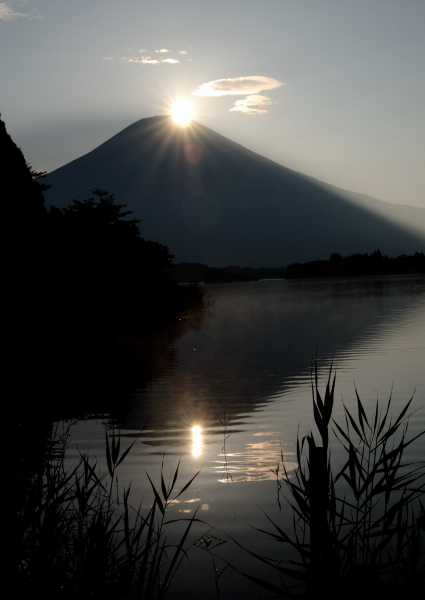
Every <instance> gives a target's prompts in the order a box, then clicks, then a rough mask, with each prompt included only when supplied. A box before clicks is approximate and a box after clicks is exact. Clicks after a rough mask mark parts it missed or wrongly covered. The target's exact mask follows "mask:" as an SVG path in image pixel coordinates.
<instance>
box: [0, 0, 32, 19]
mask: <svg viewBox="0 0 425 600" xmlns="http://www.w3.org/2000/svg"><path fill="white" fill-rule="evenodd" d="M12 4H13V1H12V2H0V21H4V22H6V23H7V22H10V21H15V20H16V19H19V18H24V19H40V18H41V16H40V15H39V14H36V13H35V12H34V11H33V12H32V13H21V12H17V11H15V10H13V8H12Z"/></svg>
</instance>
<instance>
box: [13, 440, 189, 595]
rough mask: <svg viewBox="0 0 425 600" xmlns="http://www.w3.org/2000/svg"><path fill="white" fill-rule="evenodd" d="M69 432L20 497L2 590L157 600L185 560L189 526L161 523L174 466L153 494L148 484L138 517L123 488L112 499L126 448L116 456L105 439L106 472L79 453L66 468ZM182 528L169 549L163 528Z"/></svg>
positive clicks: (115, 443) (171, 496)
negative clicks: (145, 505) (147, 500)
mask: <svg viewBox="0 0 425 600" xmlns="http://www.w3.org/2000/svg"><path fill="white" fill-rule="evenodd" d="M68 440H69V428H68V430H67V431H65V432H64V433H63V434H62V435H61V436H58V435H55V436H53V437H52V440H51V441H50V443H49V444H48V447H47V449H46V452H45V455H44V456H43V457H42V460H41V461H40V464H39V468H38V469H37V470H36V471H35V472H34V474H33V476H32V478H31V480H30V481H29V485H28V486H27V489H26V492H25V498H24V501H23V502H22V504H21V507H22V508H21V509H20V512H19V515H18V518H17V521H16V522H17V524H18V527H17V530H16V531H15V535H14V536H13V545H12V546H13V547H12V548H10V549H9V557H8V558H9V561H8V565H9V578H10V586H11V587H10V589H13V590H14V592H13V593H14V596H15V597H18V598H20V597H26V596H27V595H28V596H34V595H35V596H37V597H38V596H40V597H43V598H45V599H46V598H47V599H50V598H51V599H60V600H68V599H73V600H74V599H75V600H76V599H81V600H85V599H88V598H102V599H109V598H111V599H112V598H113V599H114V600H117V599H125V600H127V599H128V600H131V599H133V598H138V599H142V600H162V599H163V598H165V596H166V595H167V592H168V591H169V588H170V585H171V583H172V580H173V577H174V575H175V573H176V571H177V569H178V567H179V565H180V562H181V560H182V559H183V558H184V556H185V554H186V545H187V544H186V542H187V536H188V534H189V531H190V529H191V527H192V525H193V523H194V521H197V520H198V519H196V512H195V514H194V515H193V517H192V518H191V519H181V520H177V521H176V520H171V521H167V508H168V507H169V506H170V504H171V503H172V502H173V501H174V500H176V499H177V498H178V497H179V496H180V495H181V494H183V493H184V492H185V490H187V488H188V487H189V486H190V484H191V483H192V482H193V480H194V479H195V477H196V475H197V474H196V475H195V476H194V477H192V478H191V479H190V481H188V482H187V483H186V484H185V485H184V486H183V487H182V488H181V489H180V491H179V492H175V491H174V488H175V486H176V484H177V478H178V472H179V465H177V467H176V469H175V471H174V473H173V474H172V476H171V477H170V480H169V482H168V485H167V484H166V483H165V480H164V476H163V468H162V469H161V482H160V486H159V489H157V488H156V487H155V485H154V484H153V482H152V480H151V479H150V477H149V475H148V478H149V481H150V485H151V487H152V491H153V495H154V501H153V504H152V506H151V507H150V509H149V510H147V511H145V512H146V514H143V511H142V506H141V505H139V506H138V507H137V508H133V507H132V505H131V502H130V486H129V487H128V488H124V489H123V491H122V493H120V492H119V486H118V478H117V469H118V467H119V465H120V464H121V463H122V462H123V461H124V459H125V458H126V456H127V455H128V453H129V451H130V450H131V448H132V446H133V444H134V442H133V444H131V446H130V447H129V448H127V449H126V450H125V451H121V441H120V437H119V436H116V435H115V432H113V433H112V436H111V439H110V438H109V437H108V435H107V434H106V440H105V445H106V459H107V472H106V473H103V474H100V473H99V469H98V465H97V463H96V461H95V460H93V459H92V458H90V456H89V455H88V454H87V453H86V452H84V453H83V452H80V455H79V461H78V464H76V465H75V466H73V467H71V468H69V469H66V467H65V453H66V447H67V443H68ZM178 521H186V522H185V523H184V524H183V523H181V525H182V526H183V530H182V531H181V533H180V537H179V540H178V541H177V542H176V543H174V544H171V543H170V542H169V541H168V540H167V531H168V527H169V525H170V524H171V523H176V522H178Z"/></svg>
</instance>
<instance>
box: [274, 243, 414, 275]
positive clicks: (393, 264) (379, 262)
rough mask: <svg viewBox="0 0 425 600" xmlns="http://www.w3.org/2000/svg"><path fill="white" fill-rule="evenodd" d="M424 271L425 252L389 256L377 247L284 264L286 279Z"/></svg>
mask: <svg viewBox="0 0 425 600" xmlns="http://www.w3.org/2000/svg"><path fill="white" fill-rule="evenodd" d="M416 273H421V274H423V273H425V255H424V253H423V252H415V254H413V255H406V254H401V255H400V256H397V257H396V258H389V257H388V256H384V255H383V254H381V251H380V250H379V249H378V250H375V251H374V252H372V253H371V254H350V255H349V256H341V254H338V253H337V252H334V253H333V254H331V256H330V259H329V260H314V261H310V262H306V263H293V264H291V265H288V266H287V267H286V268H285V278H286V279H300V278H305V277H352V276H360V275H409V274H416Z"/></svg>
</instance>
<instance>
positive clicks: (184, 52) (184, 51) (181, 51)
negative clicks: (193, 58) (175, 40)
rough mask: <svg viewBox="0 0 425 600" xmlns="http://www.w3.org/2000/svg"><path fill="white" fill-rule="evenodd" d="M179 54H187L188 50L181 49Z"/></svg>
mask: <svg viewBox="0 0 425 600" xmlns="http://www.w3.org/2000/svg"><path fill="white" fill-rule="evenodd" d="M179 54H187V51H186V50H179Z"/></svg>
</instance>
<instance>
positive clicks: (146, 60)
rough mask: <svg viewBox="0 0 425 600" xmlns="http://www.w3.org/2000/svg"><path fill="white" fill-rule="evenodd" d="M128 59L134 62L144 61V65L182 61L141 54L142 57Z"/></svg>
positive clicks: (173, 63)
mask: <svg viewBox="0 0 425 600" xmlns="http://www.w3.org/2000/svg"><path fill="white" fill-rule="evenodd" d="M127 61H128V62H132V63H142V64H143V65H161V64H163V63H169V64H172V65H175V64H177V63H179V62H180V61H179V60H177V59H175V58H163V59H160V60H157V59H156V58H152V57H151V56H141V57H140V58H129V59H127Z"/></svg>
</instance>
